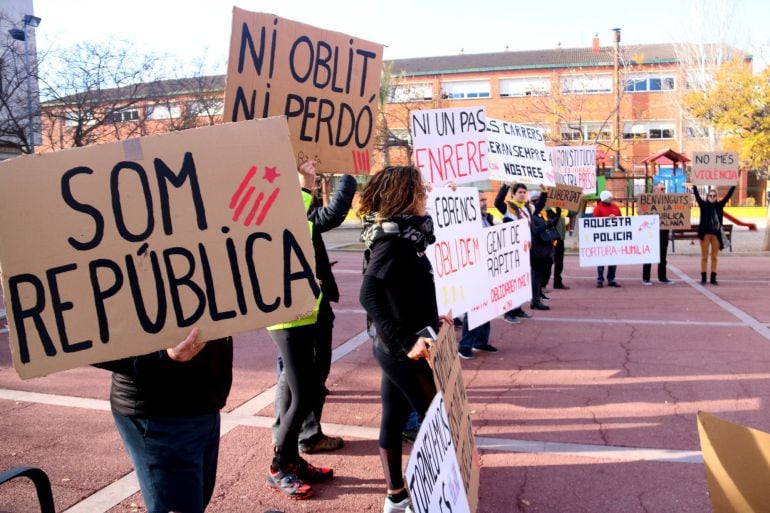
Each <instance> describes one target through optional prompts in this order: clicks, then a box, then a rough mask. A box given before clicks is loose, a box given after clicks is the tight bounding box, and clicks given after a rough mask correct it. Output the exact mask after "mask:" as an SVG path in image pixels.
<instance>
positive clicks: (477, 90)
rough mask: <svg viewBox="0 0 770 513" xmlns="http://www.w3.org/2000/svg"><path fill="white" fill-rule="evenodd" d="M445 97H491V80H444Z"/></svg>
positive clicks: (460, 98)
mask: <svg viewBox="0 0 770 513" xmlns="http://www.w3.org/2000/svg"><path fill="white" fill-rule="evenodd" d="M441 89H442V92H443V97H444V98H448V99H450V100H463V99H470V98H489V94H490V88H489V80H468V81H463V82H444V83H442V84H441Z"/></svg>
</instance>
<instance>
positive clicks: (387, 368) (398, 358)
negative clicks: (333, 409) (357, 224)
mask: <svg viewBox="0 0 770 513" xmlns="http://www.w3.org/2000/svg"><path fill="white" fill-rule="evenodd" d="M426 199H427V195H426V192H425V187H424V185H423V182H422V177H421V175H420V171H419V170H418V169H416V168H414V167H411V166H405V167H401V166H397V167H387V168H385V169H383V170H382V171H380V172H379V173H377V174H376V175H374V176H373V177H372V179H371V180H370V181H369V184H368V185H367V186H366V188H365V189H364V191H363V192H362V194H361V201H360V205H359V215H360V216H361V217H363V219H364V230H363V232H362V234H361V239H362V240H363V242H364V244H365V245H366V248H367V249H366V251H365V270H364V279H363V283H362V285H361V294H360V298H359V299H360V301H361V305H362V306H363V307H364V309H365V310H366V313H367V315H368V318H369V320H370V321H371V322H372V325H371V326H370V327H373V328H374V329H373V337H372V338H373V339H374V349H373V351H374V357H375V359H376V360H377V363H378V364H379V365H380V368H381V369H382V380H381V385H380V395H381V399H382V419H381V421H380V436H379V447H380V459H381V460H382V468H383V471H384V473H385V481H386V483H387V497H386V498H385V504H384V508H383V511H384V512H385V513H392V512H402V511H411V504H410V502H409V497H408V495H407V492H406V489H405V486H404V479H403V474H402V466H401V453H402V439H401V431H402V428H403V426H404V422H405V421H406V419H407V417H408V416H409V413H410V411H411V410H414V411H416V412H417V413H418V415H419V416H420V418H422V417H423V416H424V415H425V412H426V411H427V409H428V407H429V406H430V402H431V400H432V399H433V396H434V395H435V394H436V388H435V385H434V384H433V371H432V370H431V368H430V366H429V365H428V362H427V361H426V358H427V356H428V348H429V347H430V344H431V342H432V340H431V339H429V338H424V337H421V336H419V335H418V333H419V332H421V331H422V330H423V329H424V328H426V327H428V326H430V327H431V328H433V329H434V330H435V331H436V332H438V329H439V324H440V322H439V321H440V320H439V315H438V307H437V305H436V293H435V288H434V284H433V273H432V270H431V265H430V262H429V261H428V258H427V257H426V256H425V250H426V249H427V247H428V245H429V244H432V243H433V242H435V237H434V235H433V221H432V220H431V218H430V216H427V215H425V202H426ZM441 322H449V323H451V322H452V320H451V319H449V318H446V317H442V318H441ZM371 332H372V331H371V330H370V333H371ZM408 508H409V509H408Z"/></svg>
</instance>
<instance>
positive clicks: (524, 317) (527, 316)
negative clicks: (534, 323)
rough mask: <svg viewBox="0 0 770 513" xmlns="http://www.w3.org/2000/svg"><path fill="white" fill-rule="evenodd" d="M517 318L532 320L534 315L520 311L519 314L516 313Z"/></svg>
mask: <svg viewBox="0 0 770 513" xmlns="http://www.w3.org/2000/svg"><path fill="white" fill-rule="evenodd" d="M516 317H521V318H522V319H531V318H532V315H531V314H528V313H527V312H525V311H524V310H519V311H518V312H516Z"/></svg>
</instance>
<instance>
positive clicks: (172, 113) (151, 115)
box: [145, 103, 182, 119]
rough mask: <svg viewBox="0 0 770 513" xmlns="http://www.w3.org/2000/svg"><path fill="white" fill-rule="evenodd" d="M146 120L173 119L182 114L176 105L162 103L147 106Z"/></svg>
mask: <svg viewBox="0 0 770 513" xmlns="http://www.w3.org/2000/svg"><path fill="white" fill-rule="evenodd" d="M145 114H146V117H147V119H175V118H178V117H179V116H180V115H181V114H182V112H181V108H180V107H179V104H178V103H163V104H158V105H148V106H146V107H145Z"/></svg>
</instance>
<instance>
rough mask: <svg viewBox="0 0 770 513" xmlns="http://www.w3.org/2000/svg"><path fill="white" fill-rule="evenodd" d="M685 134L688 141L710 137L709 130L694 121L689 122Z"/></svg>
mask: <svg viewBox="0 0 770 513" xmlns="http://www.w3.org/2000/svg"><path fill="white" fill-rule="evenodd" d="M684 133H685V137H687V138H688V139H703V138H706V137H708V136H709V132H708V129H707V128H706V127H704V126H703V125H701V124H700V123H698V122H697V121H693V120H690V121H688V122H687V125H686V126H685V129H684Z"/></svg>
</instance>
